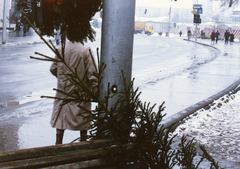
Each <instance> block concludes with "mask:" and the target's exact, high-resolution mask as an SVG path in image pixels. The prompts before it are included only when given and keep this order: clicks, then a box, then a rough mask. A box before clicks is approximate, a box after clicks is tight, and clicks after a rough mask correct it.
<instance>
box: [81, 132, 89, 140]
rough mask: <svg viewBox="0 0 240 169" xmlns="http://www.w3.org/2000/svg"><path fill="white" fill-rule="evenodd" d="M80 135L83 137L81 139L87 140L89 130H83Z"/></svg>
mask: <svg viewBox="0 0 240 169" xmlns="http://www.w3.org/2000/svg"><path fill="white" fill-rule="evenodd" d="M80 137H81V140H80V141H86V140H87V130H81V131H80Z"/></svg>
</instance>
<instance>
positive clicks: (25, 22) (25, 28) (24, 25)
mask: <svg viewBox="0 0 240 169" xmlns="http://www.w3.org/2000/svg"><path fill="white" fill-rule="evenodd" d="M27 27H28V24H27V21H24V22H23V36H26V33H27Z"/></svg>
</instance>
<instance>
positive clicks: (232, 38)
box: [230, 32, 234, 44]
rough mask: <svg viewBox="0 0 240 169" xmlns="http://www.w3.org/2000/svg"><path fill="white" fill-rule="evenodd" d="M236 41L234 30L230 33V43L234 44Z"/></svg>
mask: <svg viewBox="0 0 240 169" xmlns="http://www.w3.org/2000/svg"><path fill="white" fill-rule="evenodd" d="M233 41H234V34H233V32H232V33H231V34H230V44H233Z"/></svg>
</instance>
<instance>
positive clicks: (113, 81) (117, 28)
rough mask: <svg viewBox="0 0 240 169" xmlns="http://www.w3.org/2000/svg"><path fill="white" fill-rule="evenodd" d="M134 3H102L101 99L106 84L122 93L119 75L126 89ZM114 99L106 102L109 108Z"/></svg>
mask: <svg viewBox="0 0 240 169" xmlns="http://www.w3.org/2000/svg"><path fill="white" fill-rule="evenodd" d="M134 15H135V0H104V1H103V23H102V39H101V59H100V62H101V63H105V64H106V65H107V67H106V69H105V70H104V71H103V73H102V77H103V79H102V84H101V85H102V86H103V88H101V90H100V91H99V96H100V99H103V98H104V93H105V91H107V88H108V83H110V87H111V88H112V89H114V90H117V91H123V89H124V85H123V79H122V74H121V71H122V70H123V72H124V75H125V76H126V81H127V85H128V84H129V83H130V82H131V76H132V55H133V35H134ZM116 100H117V98H116V97H115V98H112V99H111V100H109V107H112V106H113V105H114V103H115V101H116Z"/></svg>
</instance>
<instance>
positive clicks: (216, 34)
mask: <svg viewBox="0 0 240 169" xmlns="http://www.w3.org/2000/svg"><path fill="white" fill-rule="evenodd" d="M219 35H220V33H219V32H218V30H217V32H216V33H215V36H216V43H217V42H218V37H219Z"/></svg>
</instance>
